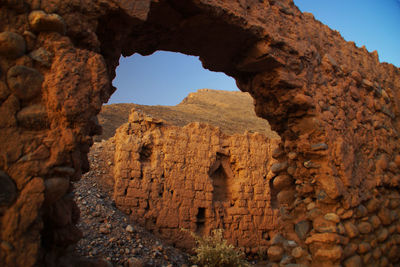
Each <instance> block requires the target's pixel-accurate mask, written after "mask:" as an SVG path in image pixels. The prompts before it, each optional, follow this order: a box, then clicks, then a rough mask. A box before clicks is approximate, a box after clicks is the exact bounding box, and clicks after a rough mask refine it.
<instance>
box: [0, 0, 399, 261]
mask: <svg viewBox="0 0 400 267" xmlns="http://www.w3.org/2000/svg"><path fill="white" fill-rule="evenodd" d="M0 18H1V19H0V21H1V23H0V171H1V172H0V185H1V186H0V229H1V230H0V240H1V250H0V262H1V263H2V264H3V265H4V266H34V265H47V266H61V264H64V263H68V262H75V263H77V262H79V259H75V258H73V257H70V256H69V254H68V250H67V247H68V246H70V245H73V244H74V243H76V242H77V240H78V239H79V238H80V236H81V235H80V231H79V229H77V227H76V226H75V225H76V222H77V220H78V219H79V210H78V209H77V207H76V204H75V203H74V201H73V200H72V193H73V190H74V189H73V188H72V186H70V181H73V180H76V179H79V178H80V177H81V174H82V173H83V172H85V171H87V169H88V164H87V156H86V154H87V152H88V150H89V147H90V145H91V143H92V136H93V135H94V134H96V133H98V132H99V130H100V129H99V126H98V125H97V124H96V120H95V115H96V114H97V113H98V112H99V110H100V108H101V105H102V103H104V102H106V101H107V99H108V98H109V97H110V95H111V94H112V93H113V91H114V90H115V88H113V87H112V85H111V81H112V79H113V78H114V77H115V68H116V66H117V64H118V59H119V57H120V56H121V55H124V56H129V55H132V54H133V53H140V54H142V55H149V54H151V53H153V52H155V51H156V50H167V51H174V52H181V53H185V54H188V55H196V56H199V57H200V60H201V61H202V63H203V66H204V67H205V68H207V69H210V70H213V71H220V72H224V73H225V74H227V75H229V76H231V77H233V78H235V80H236V82H237V85H238V87H239V88H240V89H241V90H242V91H246V92H249V93H250V94H251V95H252V97H253V98H254V100H255V111H256V113H257V115H258V116H261V117H263V118H266V119H267V120H268V121H269V122H270V124H271V126H272V129H274V130H275V131H276V132H277V133H278V134H279V135H280V137H281V142H280V143H279V144H277V145H278V146H279V148H280V149H281V152H280V153H278V154H277V155H276V157H275V159H274V160H276V162H277V163H274V164H278V165H275V166H277V167H274V165H272V166H270V168H271V169H270V170H271V171H272V170H273V168H277V169H279V175H277V176H275V175H272V176H268V177H266V181H265V183H266V184H267V183H268V184H271V183H272V184H274V179H276V177H279V176H281V175H287V176H289V177H290V180H291V183H290V185H288V187H285V189H284V190H285V191H287V190H290V191H292V192H294V194H293V196H294V199H293V200H292V199H290V202H289V203H285V204H283V203H280V202H279V193H277V194H276V200H277V202H275V204H276V205H277V206H276V207H277V210H279V212H277V213H273V214H271V216H276V217H275V218H276V224H271V225H268V227H275V229H273V230H274V231H276V232H277V233H280V234H281V235H282V237H283V239H285V240H296V238H297V239H298V243H297V245H298V246H300V247H301V251H300V250H298V251H296V252H301V253H294V252H293V248H292V247H291V246H286V245H285V244H284V242H272V240H268V237H267V236H265V239H266V241H264V240H263V241H262V242H264V243H265V245H266V246H267V247H268V255H269V257H270V260H271V261H279V260H280V259H279V257H278V256H279V255H281V254H282V253H285V254H287V255H297V256H299V257H298V258H296V257H294V256H293V259H292V262H293V263H295V262H303V261H307V262H308V264H310V265H314V266H318V265H321V264H325V265H334V264H343V265H344V266H362V265H371V266H387V265H388V264H389V263H392V264H396V263H398V262H399V255H400V253H399V248H400V224H399V212H400V195H399V193H398V189H399V181H400V176H399V171H400V170H399V166H400V155H399V152H400V147H399V146H400V145H399V140H398V139H399V127H400V126H399V115H400V113H399V99H400V98H399V92H400V91H399V90H400V72H399V69H398V68H396V67H395V66H393V65H391V64H386V63H380V62H379V59H378V55H377V53H376V52H373V53H369V52H368V51H367V50H366V49H365V48H358V47H356V46H355V44H354V43H352V42H346V41H345V40H344V39H343V38H342V37H341V36H340V34H339V33H338V32H336V31H332V30H330V29H329V28H328V27H327V26H325V25H323V24H321V23H320V22H318V21H316V20H315V19H314V18H313V16H312V15H311V14H307V13H305V14H302V13H301V12H300V11H299V10H298V9H297V7H295V6H294V4H293V2H292V1H291V0H282V1H276V0H263V1H260V0H233V1H222V0H216V1H210V0H185V1H183V0H93V1H92V0H91V1H88V0H80V1H75V0H64V1H60V0H41V1H39V0H4V1H1V2H0ZM221 37H223V38H221ZM151 125H152V124H148V125H147V124H144V125H142V126H141V127H155V126H151ZM190 130H193V131H206V128H202V126H201V125H197V126H195V125H193V128H191V129H190V128H187V129H186V130H185V131H190ZM209 130H211V129H209ZM155 134H156V133H155ZM182 134H184V133H182ZM248 138H249V140H250V139H251V137H250V135H249V137H248ZM252 138H259V137H256V135H254V137H252ZM218 140H220V141H221V143H224V142H227V143H228V144H230V145H233V144H234V143H235V142H236V141H237V142H239V141H238V140H234V139H229V138H228V139H226V138H225V137H223V136H220V137H219V138H218ZM212 142H214V140H210V143H209V144H210V147H212V149H215V150H213V151H214V152H215V153H216V155H217V152H221V153H220V154H218V155H219V156H217V157H216V158H215V161H214V162H212V163H205V165H204V167H205V170H203V171H205V172H208V173H207V174H208V175H209V176H212V177H214V180H213V181H218V179H219V178H218V176H220V177H228V179H225V178H224V179H225V181H226V183H227V184H228V183H229V173H228V172H229V169H228V168H227V167H226V166H227V164H226V162H227V160H231V158H230V159H227V158H226V157H229V156H230V157H232V155H233V153H232V154H229V156H228V155H226V154H224V152H223V147H222V146H221V147H218V146H211V144H213V143H212ZM250 144H251V142H250V141H249V148H250V152H251V151H252V150H251V145H250ZM266 147H268V146H266ZM153 149H156V147H153ZM219 150H221V151H219ZM266 150H267V149H266ZM145 151H146V149H144V152H143V153H142V154H143V157H146V155H147V154H148V153H146V152H145ZM196 153H201V151H196ZM139 156H140V153H139ZM171 156H172V155H171ZM224 165H225V167H224ZM278 167H279V168H278ZM231 168H234V167H231ZM144 169H145V170H146V168H144ZM214 169H215V170H214ZM218 169H220V171H219V170H218ZM146 175H147V174H146ZM224 179H220V180H222V181H224ZM257 182H258V183H260V182H259V181H257ZM261 183H262V182H261ZM216 185H217V184H214V186H216ZM135 186H136V187H134V186H133V187H132V188H135V189H136V190H137V189H140V188H142V187H141V185H140V183H139V185H135ZM204 186H206V183H205V182H204ZM216 187H218V186H216ZM228 188H231V189H232V191H227V192H226V193H225V194H221V196H222V198H225V199H228V198H230V197H234V195H235V194H236V192H238V191H235V190H233V188H236V185H232V186H231V187H230V186H228ZM128 189H129V187H128ZM238 189H240V188H239V186H238ZM205 190H207V189H206V188H205ZM257 190H258V189H257ZM206 192H207V191H206ZM257 192H258V191H256V187H255V188H254V192H253V193H249V194H253V195H252V196H251V197H250V196H249V199H250V201H248V203H246V205H249V204H250V205H253V204H254V201H253V200H255V198H256V196H257V195H259V194H257ZM264 192H265V193H266V191H264ZM244 193H246V189H244ZM162 194H163V196H164V195H165V196H166V197H167V194H170V192H169V193H168V192H163V193H162ZM174 194H176V193H175V192H174ZM174 194H172V197H173V196H174ZM261 195H263V194H261ZM273 195H274V193H273V192H270V193H269V196H270V197H271V199H272V200H273V199H274V197H273ZM175 196H176V195H175ZM264 196H265V197H268V194H267V193H266V195H264ZM204 197H205V200H204V204H205V206H204V207H203V206H201V205H200V204H199V205H198V206H196V207H193V208H204V211H202V210H197V211H195V212H194V211H190V210H189V211H188V213H189V215H188V216H189V217H187V218H189V223H194V224H196V222H197V224H200V225H198V229H200V230H201V231H207V227H204V228H203V230H202V226H201V219H202V218H201V217H203V216H202V214H203V212H204V220H207V219H210V218H211V216H215V215H212V214H210V213H208V211H207V206H206V204H207V199H208V200H209V199H210V198H211V199H212V198H213V197H214V196H212V194H211V195H210V194H208V195H205V196H204ZM202 201H203V200H202ZM216 202H217V201H216ZM218 202H219V203H228V201H225V202H224V201H223V200H222V201H221V200H220V201H218ZM273 203H274V201H272V204H273ZM231 204H232V203H231ZM275 204H273V205H272V207H273V208H274V205H275ZM140 205H142V206H140ZM222 205H224V204H222ZM235 205H237V206H235ZM240 205H244V204H243V203H236V202H235V203H234V206H233V207H234V208H236V207H238V206H240ZM141 209H145V205H144V204H140V203H138V212H139V210H141ZM182 212H185V211H182ZM249 212H255V210H254V211H253V210H251V211H249ZM194 213H196V216H197V217H200V218H197V221H193V217H192V216H193V215H194ZM199 214H200V215H199ZM300 215H301V216H300ZM254 216H257V215H256V214H255V215H254ZM243 218H248V217H245V215H244V217H243ZM226 220H228V221H226ZM245 220H247V219H243V222H245ZM223 221H224V222H225V223H227V224H229V219H228V218H227V219H225V217H224V220H223ZM221 222H222V221H221ZM281 222H282V223H281ZM149 223H150V224H151V223H152V221H151V220H150V222H149ZM235 223H236V222H235V221H232V223H231V224H230V225H235ZM237 223H239V222H237ZM306 225H309V228H310V229H306V228H308V227H305V226H306ZM259 226H260V227H265V226H264V224H263V223H262V222H260V224H259ZM232 227H233V226H232ZM238 227H239V228H240V229H243V231H244V228H245V226H244V223H242V221H240V223H239V225H238ZM305 230H307V231H305ZM262 231H264V230H263V229H262V228H260V230H259V232H262ZM268 231H272V230H268ZM259 232H258V233H259ZM299 233H300V234H299ZM268 235H269V233H268ZM275 241H276V240H275ZM277 255H278V256H277ZM77 264H78V263H77Z"/></svg>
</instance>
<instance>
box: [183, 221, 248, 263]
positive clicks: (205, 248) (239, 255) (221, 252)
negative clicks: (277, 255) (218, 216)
mask: <svg viewBox="0 0 400 267" xmlns="http://www.w3.org/2000/svg"><path fill="white" fill-rule="evenodd" d="M185 231H186V232H189V233H190V234H191V235H192V236H193V238H194V239H195V240H196V244H197V247H196V248H195V249H194V252H195V253H196V255H195V256H193V257H192V261H193V262H194V263H196V264H199V265H200V266H204V267H246V266H249V264H248V262H247V261H246V260H245V255H244V253H243V252H241V251H239V250H237V249H235V247H234V246H233V245H231V244H228V243H227V240H225V239H224V238H223V230H222V229H217V230H213V231H212V234H211V235H210V236H206V237H202V236H199V235H197V234H195V233H193V232H190V231H188V230H185Z"/></svg>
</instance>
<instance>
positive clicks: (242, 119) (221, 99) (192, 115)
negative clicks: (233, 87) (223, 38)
mask: <svg viewBox="0 0 400 267" xmlns="http://www.w3.org/2000/svg"><path fill="white" fill-rule="evenodd" d="M132 108H135V109H136V110H140V111H142V112H144V113H146V114H148V115H149V116H150V117H153V118H158V119H162V120H164V121H166V122H167V123H170V124H172V125H176V126H185V125H186V124H188V123H190V122H205V123H208V124H210V125H212V126H217V127H219V128H220V129H221V131H222V132H224V133H226V134H233V133H244V132H245V131H249V132H259V133H263V134H265V135H266V136H267V137H271V138H276V137H278V135H277V134H276V133H275V132H273V131H272V130H271V127H270V125H269V123H268V122H267V121H266V120H264V119H261V118H258V117H257V116H256V114H255V112H254V104H253V99H252V98H251V96H250V95H249V94H248V93H243V92H233V91H222V90H211V89H200V90H198V91H197V92H195V93H190V94H189V95H188V96H187V97H186V98H185V99H184V100H183V101H182V102H181V103H179V104H178V105H176V106H146V105H137V104H111V105H104V106H103V108H102V110H101V112H100V114H99V116H98V118H99V123H100V124H101V125H102V126H103V134H102V135H100V136H98V137H97V138H96V141H100V140H102V139H104V140H107V139H108V138H110V137H112V136H113V135H114V134H115V130H116V129H117V128H118V127H119V126H121V125H122V124H123V123H125V122H127V121H128V117H129V113H130V110H131V109H132Z"/></svg>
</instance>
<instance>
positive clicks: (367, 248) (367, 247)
mask: <svg viewBox="0 0 400 267" xmlns="http://www.w3.org/2000/svg"><path fill="white" fill-rule="evenodd" d="M370 250H371V245H370V244H368V243H366V242H361V243H360V244H359V245H358V250H357V251H358V253H360V254H365V253H367V252H369V251H370Z"/></svg>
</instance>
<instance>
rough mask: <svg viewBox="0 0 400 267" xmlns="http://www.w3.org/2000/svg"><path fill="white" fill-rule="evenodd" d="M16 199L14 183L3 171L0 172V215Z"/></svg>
mask: <svg viewBox="0 0 400 267" xmlns="http://www.w3.org/2000/svg"><path fill="white" fill-rule="evenodd" d="M16 198H17V187H16V186H15V183H14V181H13V180H12V179H11V178H10V177H9V176H8V175H7V174H6V173H5V172H3V171H0V214H2V213H3V212H4V210H5V209H6V208H7V207H9V206H10V205H11V204H13V203H14V201H15V200H16Z"/></svg>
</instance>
